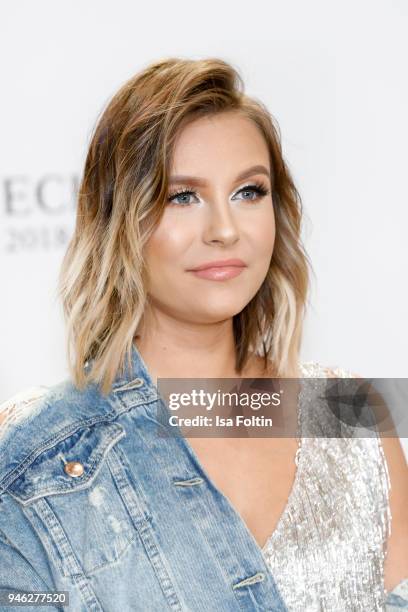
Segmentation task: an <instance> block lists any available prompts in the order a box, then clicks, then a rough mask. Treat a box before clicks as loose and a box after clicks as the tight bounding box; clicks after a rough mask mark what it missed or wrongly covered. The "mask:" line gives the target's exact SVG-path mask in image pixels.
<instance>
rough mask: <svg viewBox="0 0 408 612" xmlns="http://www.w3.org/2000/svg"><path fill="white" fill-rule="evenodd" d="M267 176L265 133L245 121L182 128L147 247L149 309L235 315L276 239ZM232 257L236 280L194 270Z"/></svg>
mask: <svg viewBox="0 0 408 612" xmlns="http://www.w3.org/2000/svg"><path fill="white" fill-rule="evenodd" d="M254 166H257V168H254ZM269 173H270V165H269V154H268V149H267V146H266V143H265V141H264V139H263V136H262V134H261V133H260V131H259V130H258V128H257V127H256V126H255V124H254V123H252V121H251V120H249V119H247V118H245V117H243V116H240V115H238V114H236V113H232V112H228V113H223V114H220V115H213V116H211V117H203V118H199V119H196V120H195V121H194V122H192V123H190V124H189V125H187V126H186V127H184V128H183V129H182V130H181V131H180V133H179V134H178V135H177V139H176V142H175V146H174V153H173V156H172V160H171V163H170V184H169V192H168V197H169V198H170V200H169V201H168V202H167V204H166V208H165V211H164V214H163V216H162V218H161V221H160V223H159V225H158V227H157V228H156V229H155V231H154V234H152V236H151V237H150V239H149V241H148V242H147V244H146V261H147V271H148V295H149V302H150V305H151V306H152V307H153V310H160V311H161V312H162V313H163V314H166V315H167V316H170V317H175V318H177V319H179V320H184V321H186V322H187V321H189V322H196V323H214V322H219V321H222V320H225V319H227V318H230V317H232V316H233V315H236V314H237V313H239V312H240V311H241V310H242V309H243V308H244V307H245V306H246V305H247V304H248V302H249V301H250V300H251V299H252V298H253V297H254V295H255V294H256V292H257V291H258V289H259V288H260V286H261V285H262V282H263V280H264V279H265V275H266V273H267V271H268V268H269V265H270V261H271V256H272V251H273V245H274V240H275V217H274V211H273V205H272V197H271V181H270V174H269ZM244 174H245V176H244ZM198 179H199V180H198ZM259 189H260V191H261V192H259ZM182 190H183V191H184V193H181V194H180V191H182ZM263 192H267V193H266V194H265V195H263ZM177 193H178V194H179V195H176V194H177ZM235 258H239V259H241V260H242V261H243V262H244V264H245V267H243V268H239V270H241V272H240V273H239V274H238V275H235V276H230V277H228V278H222V279H221V278H220V275H221V276H222V271H221V270H219V271H218V276H217V277H211V278H203V277H200V276H198V275H196V274H194V273H193V272H191V269H192V268H195V267H197V266H200V265H201V264H203V263H207V262H214V261H215V260H225V259H235ZM235 270H236V271H238V269H237V268H236V269H235ZM227 272H228V271H227ZM217 279H218V280H217Z"/></svg>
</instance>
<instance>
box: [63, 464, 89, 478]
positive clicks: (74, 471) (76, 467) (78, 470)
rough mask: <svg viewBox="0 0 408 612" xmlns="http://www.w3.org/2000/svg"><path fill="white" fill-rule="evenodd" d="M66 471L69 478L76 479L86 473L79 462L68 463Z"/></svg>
mask: <svg viewBox="0 0 408 612" xmlns="http://www.w3.org/2000/svg"><path fill="white" fill-rule="evenodd" d="M64 470H65V472H66V473H67V474H68V476H73V477H74V478H76V477H77V476H82V474H83V473H84V466H83V465H82V463H80V462H79V461H68V462H67V463H66V464H65V465H64Z"/></svg>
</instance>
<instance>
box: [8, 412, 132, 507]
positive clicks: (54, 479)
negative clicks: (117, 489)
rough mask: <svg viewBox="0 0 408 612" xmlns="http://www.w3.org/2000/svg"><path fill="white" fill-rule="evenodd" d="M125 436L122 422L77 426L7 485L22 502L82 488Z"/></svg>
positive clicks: (88, 484)
mask: <svg viewBox="0 0 408 612" xmlns="http://www.w3.org/2000/svg"><path fill="white" fill-rule="evenodd" d="M124 436H126V430H125V428H124V427H123V425H121V424H119V423H114V422H102V423H95V424H93V425H88V426H86V427H81V428H79V429H77V430H76V431H75V432H73V433H71V434H69V435H68V436H67V437H65V438H63V439H62V440H59V441H57V442H56V443H55V444H53V445H52V446H50V447H49V448H47V449H45V450H43V451H42V452H41V453H40V454H39V455H38V456H37V457H36V458H35V459H34V461H33V462H32V463H30V464H29V466H28V467H27V468H26V469H25V470H24V471H23V473H22V474H20V476H19V477H18V478H17V479H16V480H14V481H13V483H12V484H11V485H10V486H9V487H8V491H9V493H10V494H11V495H13V496H14V497H16V498H17V499H18V500H19V501H20V502H21V503H23V505H27V504H28V503H30V502H31V501H33V500H34V499H37V498H39V497H43V496H45V495H56V494H59V493H66V492H69V491H72V490H77V489H83V488H86V487H88V486H90V484H91V483H92V481H93V479H94V478H95V476H96V474H97V473H98V471H99V469H100V467H101V465H102V463H103V461H104V458H105V456H106V454H107V453H108V451H109V449H110V448H112V446H114V445H115V444H116V443H117V442H118V441H119V440H120V439H121V438H123V437H124Z"/></svg>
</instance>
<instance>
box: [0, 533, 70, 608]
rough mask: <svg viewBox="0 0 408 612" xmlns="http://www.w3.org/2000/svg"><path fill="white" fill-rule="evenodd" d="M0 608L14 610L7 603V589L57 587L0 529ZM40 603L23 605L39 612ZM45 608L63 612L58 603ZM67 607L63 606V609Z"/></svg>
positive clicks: (42, 589) (38, 590)
mask: <svg viewBox="0 0 408 612" xmlns="http://www.w3.org/2000/svg"><path fill="white" fill-rule="evenodd" d="M0 560H1V561H0V596H1V597H2V599H1V601H0V610H1V611H2V612H15V610H16V606H15V605H14V606H9V605H7V603H6V602H7V593H8V592H9V591H13V592H15V591H18V592H27V591H29V592H31V591H36V592H40V593H43V592H44V591H49V592H53V591H56V590H57V589H56V588H55V585H54V584H52V583H51V582H50V580H49V579H48V578H47V580H45V579H44V577H42V576H41V575H40V574H39V573H38V571H37V570H36V569H35V568H34V567H33V565H32V564H31V563H30V561H29V560H28V559H27V558H26V557H25V556H24V555H23V554H22V553H21V552H20V551H19V550H17V549H16V548H15V547H14V546H13V545H12V543H11V542H10V541H8V540H7V538H6V536H5V535H4V534H3V533H2V532H1V531H0ZM41 609H42V606H40V605H32V606H31V605H29V604H27V605H24V610H26V611H27V612H39V610H41ZM45 609H47V610H58V611H60V612H64V608H63V607H62V606H61V605H60V604H53V605H51V606H50V605H48V606H47V607H46V608H45ZM66 609H67V608H66V607H65V610H66Z"/></svg>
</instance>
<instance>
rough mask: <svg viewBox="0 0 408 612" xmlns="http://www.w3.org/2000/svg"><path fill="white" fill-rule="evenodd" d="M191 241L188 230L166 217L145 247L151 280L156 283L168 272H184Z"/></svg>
mask: <svg viewBox="0 0 408 612" xmlns="http://www.w3.org/2000/svg"><path fill="white" fill-rule="evenodd" d="M191 240H192V236H191V232H189V231H188V228H186V227H182V226H181V225H178V224H175V223H169V222H168V221H167V220H166V218H165V216H164V218H163V219H162V220H161V223H160V224H159V226H158V227H157V228H156V229H155V231H154V233H153V234H152V236H151V237H150V238H149V240H148V242H147V244H146V247H145V258H146V263H147V270H148V275H149V278H150V279H152V281H153V280H154V281H155V282H156V281H157V279H158V278H161V279H163V278H164V277H165V276H166V273H167V272H168V273H169V274H173V275H174V272H175V270H176V269H180V270H182V269H183V265H184V263H185V259H186V255H185V254H186V252H187V250H188V247H189V244H190V243H191Z"/></svg>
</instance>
